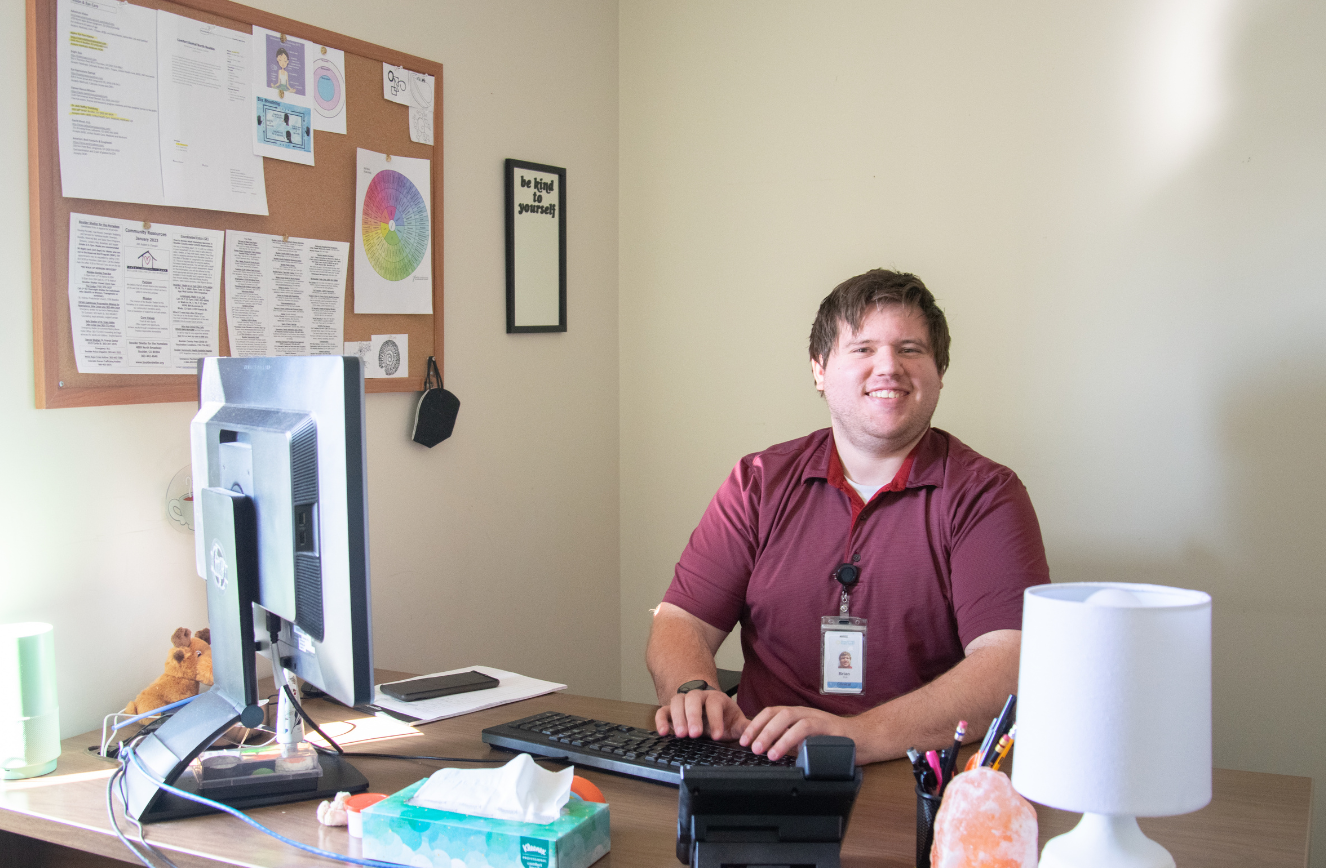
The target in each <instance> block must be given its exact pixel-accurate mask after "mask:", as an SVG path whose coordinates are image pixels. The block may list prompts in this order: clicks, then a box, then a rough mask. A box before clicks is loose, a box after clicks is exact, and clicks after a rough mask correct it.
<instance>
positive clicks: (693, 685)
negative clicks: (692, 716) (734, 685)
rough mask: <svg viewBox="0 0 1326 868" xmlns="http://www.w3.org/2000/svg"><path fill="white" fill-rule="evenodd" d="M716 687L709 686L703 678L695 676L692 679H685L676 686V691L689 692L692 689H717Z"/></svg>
mask: <svg viewBox="0 0 1326 868" xmlns="http://www.w3.org/2000/svg"><path fill="white" fill-rule="evenodd" d="M717 689H718V688H716V687H711V686H710V685H709V682H708V681H705V680H704V679H703V678H697V679H695V680H694V681H687V682H686V683H685V684H683V685H682V686H681V687H678V688H677V692H678V693H690V692H691V691H692V690H717Z"/></svg>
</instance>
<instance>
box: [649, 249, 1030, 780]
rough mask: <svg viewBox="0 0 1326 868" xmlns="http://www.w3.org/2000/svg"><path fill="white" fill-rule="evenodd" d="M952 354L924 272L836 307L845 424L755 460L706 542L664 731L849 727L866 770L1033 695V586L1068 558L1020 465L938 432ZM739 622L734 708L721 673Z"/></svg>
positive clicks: (660, 674)
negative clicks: (1047, 542)
mask: <svg viewBox="0 0 1326 868" xmlns="http://www.w3.org/2000/svg"><path fill="white" fill-rule="evenodd" d="M948 349H949V335H948V324H947V322H946V321H945V319H944V314H943V312H942V311H941V310H940V309H939V308H938V307H937V306H936V304H935V300H934V296H933V295H931V294H930V291H929V290H927V289H926V288H925V285H924V284H922V283H921V281H920V280H919V279H917V278H916V277H915V276H913V275H910V274H899V273H896V272H891V271H884V270H880V269H876V270H874V271H870V272H867V273H866V274H863V275H859V276H857V277H854V278H851V279H850V280H847V281H845V282H844V283H842V284H840V285H839V286H838V287H837V288H836V289H834V291H833V292H832V293H830V294H829V296H828V297H827V298H825V299H824V301H823V302H822V303H821V305H820V309H819V313H818V315H817V316H816V319H815V324H814V326H813V328H812V330H811V336H810V367H811V373H812V375H813V376H814V378H815V387H816V388H817V389H818V390H819V391H820V393H821V394H822V395H823V397H824V399H825V402H826V403H827V404H828V407H829V419H830V422H831V427H830V428H829V429H825V430H821V431H817V432H815V433H813V434H811V435H809V436H807V437H803V438H801V439H799V440H793V441H790V442H788V443H783V444H779V445H777V446H773V447H771V448H769V449H767V450H765V451H764V452H760V453H756V454H754V455H748V456H746V457H745V458H743V459H742V460H741V461H740V462H739V463H738V464H737V466H736V468H735V469H734V470H733V471H732V473H731V475H730V476H729V477H728V479H727V481H726V482H725V483H724V484H723V486H722V487H721V488H720V489H719V491H718V493H717V494H716V495H715V496H714V499H713V501H712V502H711V503H710V504H709V508H708V509H707V510H706V511H705V514H704V517H703V518H702V519H701V521H700V524H699V526H698V527H697V528H696V529H695V532H694V533H693V534H692V535H691V539H690V542H689V543H688V544H687V547H686V550H685V551H684V552H683V553H682V556H681V560H680V561H679V562H678V564H677V569H676V573H675V574H674V577H673V580H672V584H671V586H670V587H669V588H668V591H667V594H666V595H665V596H664V598H663V602H662V603H661V604H660V605H659V608H658V610H657V612H656V614H655V617H654V624H653V630H652V631H651V634H650V638H649V647H648V650H647V651H646V661H647V663H648V665H649V670H650V673H651V674H652V675H653V677H654V685H655V689H656V690H657V692H658V698H659V703H660V706H661V707H660V708H659V710H658V712H657V715H656V723H657V726H658V730H659V732H662V733H668V732H675V733H676V734H678V735H681V736H689V737H698V736H700V735H703V734H708V735H710V736H711V737H713V738H715V739H719V740H733V739H739V740H740V742H741V743H742V744H743V745H748V746H750V747H751V748H752V749H753V750H755V751H756V752H757V753H764V754H767V755H768V756H769V757H770V758H771V759H778V758H779V757H782V756H784V755H787V754H789V753H794V752H795V750H796V747H797V745H798V744H800V743H801V741H802V740H803V739H804V738H806V737H807V736H809V735H845V736H848V737H850V738H853V739H854V740H855V741H856V746H857V761H858V762H859V763H861V764H865V763H869V762H875V761H878V760H885V759H892V758H895V757H898V756H901V755H903V754H904V753H905V752H906V750H907V748H909V747H913V746H915V747H919V748H922V749H926V748H937V747H942V746H945V745H951V744H952V739H953V732H954V729H955V728H956V726H957V722H958V721H959V720H960V719H965V720H969V721H971V724H972V725H971V726H970V727H969V729H968V738H969V739H975V738H979V737H980V736H981V735H982V734H983V732H984V730H985V728H986V727H987V726H988V721H989V720H991V719H992V718H993V717H994V716H995V715H996V714H998V712H999V709H1000V706H1001V705H1002V704H1003V701H1004V700H1005V699H1006V698H1007V696H1008V694H1009V693H1013V692H1015V691H1016V687H1017V669H1018V652H1019V647H1020V627H1021V623H1022V592H1023V590H1024V589H1026V588H1027V587H1029V586H1031V585H1035V584H1041V583H1044V582H1047V581H1049V568H1048V566H1047V565H1046V562H1045V549H1044V546H1043V544H1042V542H1041V536H1040V527H1039V525H1038V523H1037V521H1036V514H1035V512H1034V511H1033V509H1032V506H1031V500H1030V499H1029V498H1028V496H1027V492H1026V489H1025V488H1024V487H1023V486H1022V483H1021V482H1020V481H1019V480H1018V478H1017V476H1016V475H1015V474H1014V473H1013V472H1012V471H1011V470H1009V469H1008V468H1006V467H1003V466H1001V465H999V464H996V463H994V462H993V461H990V460H989V459H986V458H984V457H982V456H980V455H978V454H977V453H976V452H974V451H972V450H971V449H970V448H968V447H967V446H965V445H964V444H962V443H961V442H960V441H959V440H958V439H957V438H956V437H954V436H952V435H951V434H948V433H946V432H944V431H940V430H938V429H934V428H931V427H930V418H931V416H933V414H934V412H935V406H936V405H937V403H938V401H939V390H940V389H941V388H942V387H943V376H944V372H945V370H946V369H947V368H948ZM738 621H740V622H741V625H742V632H741V641H742V650H743V652H744V654H745V666H744V669H743V672H742V681H741V688H740V692H739V693H738V696H737V699H736V700H735V701H734V700H732V699H731V698H729V697H728V696H727V695H725V694H724V693H722V692H721V691H718V690H716V689H713V688H712V687H710V685H715V684H717V683H718V682H717V671H716V669H715V666H714V657H713V655H714V652H715V651H717V649H718V646H719V645H720V644H721V643H722V641H723V638H724V637H725V636H726V635H727V634H728V633H729V632H730V631H731V629H732V627H733V625H734V624H736V623H737V622H738ZM858 621H864V623H861V624H858V623H857V622H858ZM844 625H848V626H844ZM861 628H864V632H852V631H859V630H860V629H861ZM830 637H832V641H831V638H830ZM840 647H846V648H847V649H848V650H849V651H850V650H851V649H852V648H856V649H859V650H858V652H857V653H856V654H855V655H854V658H853V659H855V660H856V666H855V668H854V669H852V670H851V671H850V672H848V671H847V670H846V669H835V668H833V667H832V665H831V661H833V660H834V659H835V658H837V659H841V658H840V657H838V654H839V652H838V650H837V649H838V648H840ZM825 661H830V665H828V666H825V665H824V663H825ZM835 673H837V674H835ZM835 679H846V680H835ZM853 679H859V680H853Z"/></svg>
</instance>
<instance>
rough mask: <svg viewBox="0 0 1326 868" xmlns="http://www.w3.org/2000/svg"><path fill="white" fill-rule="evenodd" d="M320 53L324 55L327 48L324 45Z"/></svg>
mask: <svg viewBox="0 0 1326 868" xmlns="http://www.w3.org/2000/svg"><path fill="white" fill-rule="evenodd" d="M322 53H323V54H326V53H327V46H325V45H324V46H322Z"/></svg>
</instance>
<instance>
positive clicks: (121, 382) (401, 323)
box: [27, 0, 443, 408]
mask: <svg viewBox="0 0 1326 868" xmlns="http://www.w3.org/2000/svg"><path fill="white" fill-rule="evenodd" d="M132 2H133V3H134V4H135V5H139V6H144V7H147V8H150V9H164V10H167V11H169V12H173V13H175V14H177V15H182V16H184V17H187V18H193V19H196V20H199V21H204V22H208V23H212V24H217V25H220V26H222V27H227V28H230V29H232V30H240V31H243V32H245V33H248V32H251V31H252V28H253V27H254V26H258V27H265V28H267V29H269V30H273V31H276V32H278V33H281V34H288V35H290V36H294V37H298V38H300V39H305V40H308V41H310V42H315V43H318V44H320V45H325V46H328V47H329V48H338V49H341V50H343V51H344V52H345V67H346V96H347V99H346V114H347V117H346V134H345V135H337V134H334V133H326V132H323V133H319V134H318V135H317V136H316V138H315V145H314V149H315V157H316V165H313V166H304V165H299V164H296V163H290V162H285V161H282V160H272V159H267V160H264V167H263V168H264V175H265V178H266V188H267V204H268V210H269V214H268V215H267V216H260V215H253V214H239V213H233V212H227V211H206V210H201V209H194V208H174V207H168V206H154V205H141V204H134V203H129V202H108V201H99V200H91V199H70V198H65V197H64V196H63V195H62V193H61V186H60V165H59V146H58V140H57V120H58V119H57V117H56V114H57V105H58V100H57V85H56V76H55V74H54V70H55V69H56V44H55V43H56V0H27V25H28V31H27V37H28V39H27V54H28V58H27V59H28V81H27V85H28V174H29V188H30V200H31V204H30V207H31V224H32V319H33V350H34V356H35V373H36V405H37V407H39V408H57V407H86V406H97V405H108V404H142V403H153V402H164V401H196V400H197V398H198V385H197V377H195V376H191V375H187V374H91V373H79V372H78V369H77V366H76V364H75V361H74V348H73V332H72V328H71V324H70V310H69V215H70V214H71V213H78V214H90V215H96V216H101V217H113V218H118V219H123V220H132V221H143V222H148V223H164V224H174V225H178V226H189V227H197V228H203V229H233V230H239V231H244V232H256V233H266V234H271V235H289V236H292V237H299V238H315V239H323V240H331V241H346V242H350V243H351V246H352V249H353V242H354V231H355V166H356V151H357V149H358V148H365V149H368V150H372V151H377V152H379V153H384V154H390V155H393V156H402V157H414V158H418V159H425V160H429V161H430V163H431V170H430V181H431V184H432V189H431V191H430V192H429V195H430V196H431V202H430V207H431V211H432V227H431V230H432V231H431V239H432V270H433V313H432V314H355V313H354V257H353V255H352V256H350V261H349V263H348V269H347V276H346V294H345V334H344V339H345V340H346V341H358V340H365V341H366V340H369V338H370V337H371V336H372V335H375V334H408V335H409V367H408V371H409V375H408V376H406V377H399V378H388V379H369V380H366V381H365V388H366V390H367V391H368V392H405V391H419V390H420V389H422V388H423V386H422V383H423V379H424V373H425V370H426V368H427V359H428V357H429V356H434V357H436V359H437V363H438V365H439V366H441V364H442V309H443V306H442V298H443V291H442V287H443V272H442V250H443V245H442V65H441V64H440V63H437V62H435V61H430V60H425V59H423V58H420V57H414V56H411V55H408V54H403V53H401V52H399V51H393V50H392V49H389V48H384V47H382V46H378V45H373V44H371V43H368V42H364V41H362V40H358V39H352V38H350V37H347V36H342V35H341V34H338V33H333V32H331V31H328V30H323V29H321V28H318V27H311V26H308V25H305V24H301V23H299V22H297V21H293V20H291V19H288V18H282V17H280V16H277V15H271V14H268V13H266V12H263V11H261V10H258V9H253V8H251V7H248V6H241V5H240V4H238V3H231V2H228V0H175V2H168V0H132ZM383 63H387V64H391V65H393V66H403V67H405V68H407V69H410V70H412V71H415V72H420V73H427V74H431V75H433V76H434V77H435V79H436V103H435V105H434V112H433V118H434V130H433V141H434V142H435V143H436V144H435V145H431V146H430V145H423V144H418V143H416V142H412V141H410V135H409V109H408V108H407V107H406V106H404V105H400V104H398V103H394V102H391V101H389V100H387V99H384V98H383V93H382V64H383ZM223 285H224V279H223ZM221 292H222V300H221V305H220V324H219V325H220V328H219V341H218V344H219V346H218V348H219V351H220V352H221V354H222V355H226V354H228V352H229V346H230V344H229V336H228V333H227V330H226V316H225V298H224V290H223V289H222V290H221Z"/></svg>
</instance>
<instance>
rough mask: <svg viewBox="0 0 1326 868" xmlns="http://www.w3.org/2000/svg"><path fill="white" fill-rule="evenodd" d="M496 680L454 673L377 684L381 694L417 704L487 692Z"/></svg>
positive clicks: (490, 677)
mask: <svg viewBox="0 0 1326 868" xmlns="http://www.w3.org/2000/svg"><path fill="white" fill-rule="evenodd" d="M498 683H499V682H498V680H497V679H496V678H494V677H493V676H491V675H484V674H483V673H482V672H475V671H474V670H470V671H469V672H456V673H454V674H452V675H429V676H425V677H424V678H410V679H407V680H405V681H392V682H389V683H387V684H379V685H378V686H379V687H381V688H382V692H383V693H385V694H387V695H388V696H390V697H393V698H395V699H399V700H400V701H401V702H418V701H419V700H421V699H435V698H437V697H439V696H451V695H452V694H453V693H469V692H470V691H472V690H488V689H489V688H493V687H496V686H497V685H498Z"/></svg>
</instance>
